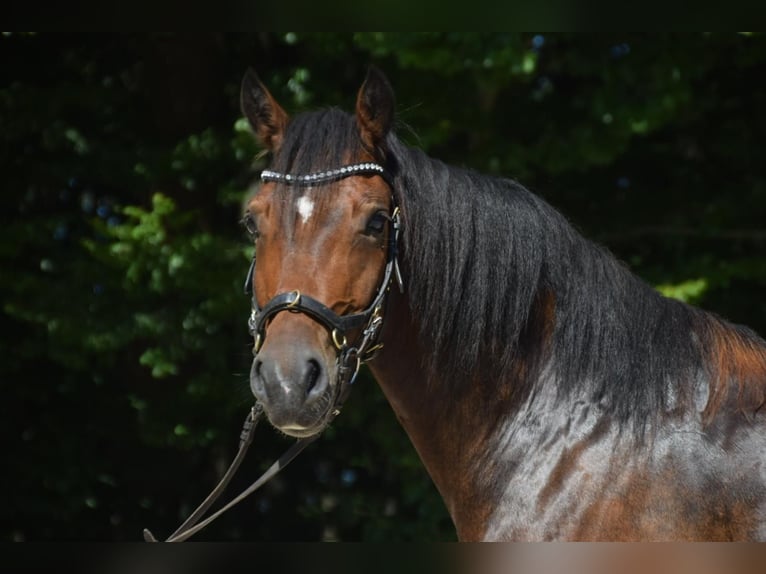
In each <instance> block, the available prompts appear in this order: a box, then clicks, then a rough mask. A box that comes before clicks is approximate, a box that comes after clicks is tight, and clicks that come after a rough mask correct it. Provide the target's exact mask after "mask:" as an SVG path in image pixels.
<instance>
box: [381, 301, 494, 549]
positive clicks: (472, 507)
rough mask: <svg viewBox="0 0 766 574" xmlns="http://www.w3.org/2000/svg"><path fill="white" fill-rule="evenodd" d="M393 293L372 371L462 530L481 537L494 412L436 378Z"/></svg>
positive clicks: (404, 309)
mask: <svg viewBox="0 0 766 574" xmlns="http://www.w3.org/2000/svg"><path fill="white" fill-rule="evenodd" d="M391 299H392V300H391V301H390V302H389V309H388V311H387V316H386V323H385V327H384V331H383V333H382V335H383V338H382V340H383V343H384V349H383V350H382V351H381V353H380V355H379V357H377V358H376V359H375V360H374V361H373V362H372V363H371V364H370V367H371V370H372V373H373V375H374V376H375V378H376V380H377V381H378V384H379V385H380V387H381V389H382V390H383V393H384V394H385V396H386V398H387V399H388V402H389V403H390V405H391V407H392V408H393V410H394V412H395V414H396V416H397V418H398V419H399V422H400V423H401V425H402V427H403V428H404V430H405V431H406V432H407V434H408V436H409V437H410V440H411V441H412V444H413V445H414V447H415V449H416V450H417V452H418V454H419V455H420V458H421V460H422V462H423V464H424V465H425V467H426V469H427V471H428V473H429V475H430V476H431V478H432V480H433V481H434V484H435V485H436V487H437V488H438V490H439V492H440V494H441V495H442V498H443V499H444V501H445V504H446V506H447V509H448V510H449V512H450V514H451V515H452V519H453V521H454V522H455V525H456V527H457V529H458V535H459V536H460V538H461V539H475V538H478V537H480V536H481V535H482V533H483V525H484V523H485V522H486V519H487V516H488V514H489V512H490V510H491V507H490V505H489V501H488V500H486V499H485V498H484V496H483V493H482V492H480V490H479V489H478V488H477V485H479V484H480V483H481V482H482V481H481V480H480V477H481V475H482V474H483V473H485V472H486V469H485V468H484V467H483V464H484V458H485V457H484V454H485V452H484V450H483V449H482V446H483V443H484V442H485V441H486V439H487V438H488V433H490V432H491V431H492V428H491V425H490V424H489V417H488V415H489V413H488V412H487V410H486V409H484V408H482V405H481V404H480V403H479V402H477V401H479V400H480V398H479V397H471V396H463V397H461V398H460V399H458V398H457V397H454V396H450V394H449V393H447V392H446V391H444V390H443V385H442V381H439V380H435V379H433V378H431V376H430V375H429V374H428V372H427V370H426V368H425V367H424V363H425V361H424V355H423V353H422V350H421V346H420V342H419V340H418V336H417V325H416V324H414V322H413V321H412V319H411V317H410V314H409V311H408V309H407V302H406V300H405V299H404V298H403V297H401V296H398V294H393V293H392V298H391ZM467 386H468V385H467ZM470 387H471V388H477V387H478V385H470ZM470 501H473V502H474V503H470Z"/></svg>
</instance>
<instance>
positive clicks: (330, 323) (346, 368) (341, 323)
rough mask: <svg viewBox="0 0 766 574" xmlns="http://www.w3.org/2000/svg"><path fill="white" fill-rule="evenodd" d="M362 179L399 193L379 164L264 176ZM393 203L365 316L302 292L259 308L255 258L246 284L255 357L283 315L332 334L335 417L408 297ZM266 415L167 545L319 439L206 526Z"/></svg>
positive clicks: (302, 182) (249, 421)
mask: <svg viewBox="0 0 766 574" xmlns="http://www.w3.org/2000/svg"><path fill="white" fill-rule="evenodd" d="M356 175H379V176H381V177H383V179H385V181H386V183H388V185H389V186H390V187H391V189H392V190H393V187H394V186H393V179H392V178H391V177H390V175H389V174H388V172H386V170H385V169H384V168H383V167H382V166H381V165H378V164H376V163H357V164H352V165H347V166H343V167H340V168H337V169H332V170H329V171H323V172H316V173H311V174H307V175H295V174H285V173H278V172H275V171H271V170H264V171H263V172H261V181H273V182H277V183H284V184H287V185H298V186H306V187H308V186H313V185H317V184H322V183H328V182H331V181H337V180H339V179H343V178H346V177H351V176H356ZM391 202H392V206H393V211H392V213H391V215H390V217H389V228H388V247H387V253H386V270H385V273H384V274H383V280H382V281H381V283H380V286H379V287H378V291H377V293H376V294H375V297H373V299H372V302H371V303H370V304H369V305H368V306H367V308H366V309H364V310H363V311H361V312H359V313H352V314H349V315H338V314H337V313H335V312H334V311H332V310H331V309H330V308H329V307H327V306H326V305H324V304H323V303H321V302H320V301H317V300H316V299H314V298H313V297H309V296H308V295H304V294H302V293H301V292H300V291H288V292H286V293H280V294H278V295H276V296H274V297H273V298H272V299H271V300H270V301H269V302H268V303H266V304H265V305H264V306H263V308H260V307H258V301H257V300H256V298H255V292H254V289H253V272H254V271H255V256H253V261H252V263H250V270H249V271H248V272H247V278H246V279H245V293H246V294H248V295H251V311H250V318H249V319H248V321H247V324H248V328H249V330H250V334H251V335H252V336H253V337H255V345H254V347H253V350H254V353H256V354H257V353H258V351H259V350H260V347H261V345H262V344H263V339H264V338H265V336H266V327H267V323H268V321H269V319H271V318H272V317H274V315H276V314H277V313H280V312H282V311H290V312H293V313H305V314H306V315H309V316H310V317H311V318H313V319H315V320H316V321H319V322H320V323H322V324H323V325H324V326H325V327H327V329H328V330H329V331H330V335H331V337H332V341H333V344H334V345H335V347H336V348H337V349H338V382H337V385H336V387H337V388H336V392H335V400H334V403H333V407H332V416H333V417H336V416H338V414H340V408H341V406H342V405H343V402H344V401H345V400H346V398H347V397H348V394H349V392H350V389H351V385H352V384H353V383H354V380H355V379H356V376H357V374H358V373H359V368H360V367H361V366H362V364H363V363H364V362H365V361H368V360H369V359H371V358H372V357H373V356H374V354H375V352H376V351H377V350H378V349H380V348H381V347H382V346H383V345H382V344H378V343H377V338H378V334H379V333H380V328H381V326H382V325H383V315H382V312H383V311H382V309H383V304H384V300H385V297H386V294H387V293H388V291H389V288H390V286H391V281H392V279H393V278H394V277H395V278H396V282H397V284H398V286H399V290H400V291H401V292H403V291H404V283H403V282H402V275H401V272H400V271H399V263H398V260H397V250H398V241H399V230H400V227H401V223H400V217H399V207H398V206H397V205H396V197H395V195H394V194H393V193H392V194H391ZM361 327H364V329H363V330H362V333H361V336H360V340H359V341H358V343H357V344H356V345H349V343H348V338H347V336H346V334H347V333H348V332H349V331H352V330H356V329H359V328H361ZM262 414H263V407H262V406H261V405H260V404H258V403H256V404H255V406H253V407H252V409H251V410H250V412H249V413H248V415H247V418H246V419H245V423H244V426H243V428H242V434H241V435H240V442H239V450H238V452H237V455H236V456H235V458H234V460H233V462H232V463H231V465H230V466H229V468H228V470H227V471H226V473H225V474H224V476H223V478H221V481H220V482H219V483H218V485H217V486H216V487H215V488H214V489H213V492H211V493H210V494H209V495H208V496H207V498H206V499H205V500H204V501H203V502H202V504H200V505H199V506H198V507H197V509H196V510H195V511H194V512H193V513H192V514H191V515H190V516H189V517H188V518H187V519H186V520H185V521H184V522H183V524H181V526H179V527H178V528H177V529H176V531H175V532H174V533H173V534H171V535H170V536H169V537H168V538H167V539H166V542H183V541H184V540H186V539H187V538H189V537H190V536H192V535H193V534H195V533H196V532H198V531H200V530H201V529H202V528H204V527H205V526H207V525H208V524H210V523H211V522H213V521H214V520H215V519H216V518H218V517H219V516H220V515H221V514H223V513H224V512H226V511H227V510H228V509H230V508H231V507H232V506H234V505H236V504H238V503H239V502H241V501H242V500H244V499H245V498H246V497H247V496H249V495H250V494H252V493H253V492H255V491H256V490H258V489H259V488H260V487H261V486H263V485H264V484H266V482H268V481H269V480H270V479H271V478H272V477H273V476H274V475H276V474H277V473H278V472H279V471H280V470H282V469H283V468H284V467H285V466H287V464H289V463H290V461H291V460H293V459H294V458H295V457H296V456H298V454H299V453H300V452H301V451H302V450H303V449H304V448H306V447H307V446H308V445H309V444H311V443H312V442H313V441H315V440H316V439H317V438H318V435H314V436H310V437H307V438H302V439H299V440H298V441H296V442H295V443H294V444H293V446H291V447H290V448H289V449H288V450H287V452H285V453H284V454H283V455H282V456H281V457H279V459H278V460H277V461H276V462H275V463H274V464H273V465H271V467H270V468H269V469H268V470H267V471H266V472H265V473H263V474H262V475H261V476H260V477H259V478H258V479H257V480H256V481H255V482H253V483H252V484H251V485H250V486H249V487H248V488H247V489H245V490H244V491H243V492H242V493H241V494H240V495H239V496H237V497H236V498H234V499H233V500H231V501H230V502H229V503H228V504H226V505H225V506H223V507H222V508H220V509H219V510H218V511H217V512H215V513H213V514H212V515H210V516H209V517H208V518H206V519H205V520H202V521H201V522H200V520H201V519H202V517H203V516H204V515H205V513H206V512H207V511H208V509H209V508H210V507H211V506H212V505H213V503H214V502H215V501H216V500H217V499H218V497H219V496H220V495H221V494H222V493H223V491H224V490H225V489H226V487H227V486H228V484H229V482H230V480H231V478H232V477H233V476H234V473H235V472H236V470H237V468H238V467H239V465H240V463H241V462H242V460H243V459H244V456H245V453H246V451H247V449H248V447H249V446H250V443H251V442H252V440H253V432H254V430H255V426H256V424H257V423H258V420H259V419H260V417H261V415H262ZM143 534H144V540H146V541H147V542H156V541H157V539H156V538H155V537H154V535H153V534H152V533H151V531H149V530H148V529H144V533H143Z"/></svg>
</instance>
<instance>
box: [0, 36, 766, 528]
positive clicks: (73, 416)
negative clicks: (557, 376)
mask: <svg viewBox="0 0 766 574" xmlns="http://www.w3.org/2000/svg"><path fill="white" fill-rule="evenodd" d="M0 54H2V55H1V56H0V58H1V59H2V63H3V66H2V67H0V70H2V71H0V75H2V77H3V80H4V81H3V82H2V83H0V123H1V124H2V126H3V130H2V132H0V169H2V173H3V176H4V193H3V194H1V195H0V202H2V203H1V204H0V207H1V208H2V209H0V217H2V223H3V225H2V226H0V258H2V266H3V273H2V274H0V289H2V293H3V303H2V313H1V314H0V328H1V329H2V333H3V338H4V344H3V346H2V353H3V354H2V357H0V378H1V379H2V380H3V382H4V385H5V388H6V389H7V390H8V391H9V393H8V395H9V396H10V397H11V404H12V408H10V409H8V410H9V411H10V412H9V413H8V414H7V416H5V417H3V422H4V425H5V426H4V428H3V429H2V430H3V432H4V436H6V437H7V440H8V441H9V442H10V445H9V448H8V450H7V452H6V460H8V461H10V462H9V463H8V465H9V466H10V476H11V481H12V488H13V492H14V493H15V495H14V496H13V497H12V499H11V500H9V501H8V502H7V503H6V504H5V505H4V507H3V511H2V513H3V515H2V523H3V527H2V530H1V531H0V532H1V533H2V536H3V538H4V539H9V540H10V539H31V540H45V539H57V538H59V539H60V538H67V539H80V540H84V539H88V540H126V539H127V540H137V539H138V538H139V534H140V530H141V528H142V527H144V526H152V527H153V528H154V529H156V530H155V531H156V532H158V533H159V532H170V531H171V529H172V528H175V526H176V525H177V523H178V522H179V520H180V519H181V518H182V516H181V515H183V514H185V513H186V512H188V510H189V509H190V508H191V507H192V506H193V505H195V504H196V503H197V502H198V501H199V500H201V499H202V498H203V497H204V495H205V494H207V491H208V490H209V488H211V487H212V485H213V484H214V483H215V482H216V481H217V478H218V476H219V473H220V471H221V469H222V468H223V467H224V466H225V464H227V463H228V460H229V459H230V458H231V456H233V452H234V449H235V447H236V440H237V436H238V432H239V425H240V423H241V419H242V418H243V417H244V416H245V413H246V412H247V410H248V408H249V404H250V402H251V400H252V399H251V395H250V391H249V388H248V382H247V381H248V372H249V368H250V349H249V346H250V344H251V342H249V341H248V336H247V330H246V323H245V321H246V318H247V314H248V312H249V302H248V301H247V298H246V297H245V296H244V295H243V294H242V290H241V283H242V280H243V278H244V274H245V271H246V270H247V266H248V263H249V257H250V255H251V246H250V245H248V244H247V242H246V241H245V238H244V234H242V233H241V231H240V229H239V227H238V224H237V221H238V219H239V217H240V206H241V204H242V202H243V200H244V198H245V197H246V195H247V194H248V192H249V188H250V186H251V180H252V177H253V172H254V171H255V170H257V169H258V168H260V167H263V160H259V159H255V160H254V159H253V158H256V157H257V153H258V151H259V150H258V149H257V146H256V144H255V142H254V141H253V138H252V135H251V134H250V132H249V128H248V126H247V122H246V121H245V120H244V119H243V118H241V115H240V112H239V109H238V90H239V83H240V81H241V78H242V76H243V74H244V71H245V69H246V68H247V67H248V66H255V67H256V69H257V71H258V73H259V75H260V76H261V78H262V79H263V80H264V81H265V83H266V84H267V85H268V86H269V87H270V89H271V90H272V92H273V93H274V95H275V96H276V97H277V99H278V100H279V101H280V102H281V103H282V104H283V105H284V107H285V108H286V109H287V110H288V111H290V112H294V111H297V110H300V109H303V108H306V107H314V106H318V105H326V104H329V105H340V106H342V107H344V108H347V109H348V108H350V107H351V106H352V105H353V103H354V98H355V95H356V90H357V89H358V87H359V84H360V82H361V80H362V79H363V77H364V74H365V70H366V67H367V66H368V65H369V64H370V63H375V64H376V65H378V66H379V67H381V68H382V69H383V70H384V71H385V73H386V74H387V75H388V77H389V79H390V80H391V83H392V85H393V86H394V88H395V91H396V93H397V101H398V107H397V108H398V115H399V122H400V125H399V126H398V132H399V134H400V136H401V137H402V138H403V139H405V140H406V141H409V142H411V143H412V144H413V145H417V146H419V147H422V148H423V149H425V150H426V151H427V152H428V153H429V154H430V155H432V156H434V157H438V158H440V159H442V160H444V161H447V162H450V163H453V164H458V165H467V166H470V167H473V168H476V169H478V170H480V171H484V172H490V173H496V174H503V175H505V176H509V177H513V178H516V179H518V180H520V181H521V182H522V183H524V184H525V185H526V186H527V187H529V188H530V189H532V190H533V191H535V192H537V193H539V194H541V195H543V196H544V197H545V198H546V199H547V200H548V201H549V202H551V203H552V204H553V205H555V206H556V207H558V208H559V209H560V210H561V211H562V212H564V213H565V214H566V215H567V216H568V217H569V218H570V219H571V220H572V221H573V222H574V223H575V225H576V226H577V227H578V228H579V229H581V230H582V232H583V233H584V234H585V235H586V236H589V237H591V238H593V239H595V240H597V241H599V242H600V243H603V244H605V245H607V246H608V247H609V248H610V249H611V250H612V251H613V252H614V253H615V254H616V255H617V256H618V257H619V258H621V259H622V260H624V261H626V262H627V263H629V264H630V266H631V267H632V268H633V269H634V270H635V271H636V272H637V273H639V274H640V275H641V276H643V277H644V278H645V279H646V280H647V281H649V282H650V283H652V284H653V285H656V286H657V288H658V290H659V291H660V292H662V293H663V294H665V295H667V296H670V297H675V298H677V299H680V300H682V301H686V302H689V303H693V304H698V305H701V306H703V307H705V308H708V309H710V310H712V311H715V312H717V313H719V314H720V315H722V316H724V317H727V318H729V319H731V320H733V321H736V322H740V323H746V324H748V325H750V326H751V327H753V328H754V329H756V330H757V331H759V332H761V333H766V300H765V299H764V297H763V293H764V287H766V259H765V258H764V256H763V253H764V247H765V246H766V231H765V230H764V221H766V179H764V173H763V165H766V157H764V146H763V141H764V136H765V135H766V115H764V114H763V113H762V110H763V109H764V108H765V107H766V85H764V83H763V81H762V78H763V77H766V74H765V72H766V41H765V40H764V37H763V36H762V35H760V34H754V33H748V34H713V33H705V34H683V35H679V34H654V35H646V34H629V33H619V34H609V35H575V34H532V33H529V34H521V33H503V34H500V33H491V34H490V33H454V32H453V33H446V32H429V33H417V34H414V33H368V32H364V33H362V32H360V33H355V34H351V33H347V34H339V33H298V32H288V33H281V34H274V33H257V34H252V35H185V36H181V35H172V34H171V35H132V36H131V35H120V36H100V35H79V36H78V35H55V34H34V35H29V34H10V35H3V36H2V37H0ZM6 404H8V402H6ZM287 444H289V443H288V441H286V440H284V439H283V438H280V437H277V436H274V433H272V432H271V431H270V430H269V429H267V428H263V429H259V430H258V432H257V436H256V447H255V448H254V450H255V452H256V454H254V455H251V457H252V458H254V459H256V460H252V461H247V462H246V464H245V465H243V470H242V472H243V473H244V474H245V475H246V476H247V477H252V476H254V475H255V474H256V472H258V471H259V470H263V468H265V466H267V465H268V464H270V462H271V460H270V459H273V458H275V457H276V456H278V455H279V454H280V453H281V451H282V450H284V448H285V447H286V445H287ZM242 480H243V481H244V480H245V479H244V478H243V479H242ZM236 486H244V484H242V485H236ZM200 538H202V539H211V540H215V539H256V540H321V539H326V540H336V539H337V540H444V539H454V531H453V529H452V526H451V524H450V522H449V518H448V516H447V514H446V510H445V509H444V506H443V503H442V502H441V500H440V499H439V496H438V493H437V492H436V491H435V489H434V487H433V485H432V484H431V482H430V479H429V478H428V476H427V474H426V473H425V470H424V469H423V467H422V465H421V464H420V461H419V459H418V457H417V454H416V453H415V451H414V450H413V448H412V446H411V445H410V443H409V441H408V439H407V437H406V436H405V435H404V433H403V432H402V430H401V429H400V427H399V425H398V423H397V421H396V420H395V417H394V416H393V414H392V413H391V410H390V407H389V406H388V405H387V403H386V401H385V399H384V397H383V396H382V394H381V393H380V391H379V390H378V389H377V388H376V386H375V383H374V381H373V380H372V379H371V378H370V377H369V375H368V374H366V373H365V374H364V376H363V377H362V378H361V379H360V381H359V384H358V388H357V389H356V390H355V392H354V394H353V395H352V397H351V400H350V401H349V403H348V405H347V407H346V409H345V411H344V413H343V415H342V416H341V417H340V418H339V419H338V421H337V422H336V424H335V425H333V427H332V428H330V429H329V430H328V431H327V432H326V434H325V436H324V437H323V438H322V439H321V440H320V441H318V442H317V443H316V444H315V445H313V446H312V447H311V448H310V449H309V450H308V451H307V452H306V454H304V455H303V456H302V457H301V458H300V459H299V460H297V461H295V462H294V463H293V464H292V465H291V467H289V468H288V469H286V470H285V471H284V473H283V474H282V475H280V477H278V479H277V480H275V481H274V482H273V483H272V484H270V485H269V487H267V488H266V489H265V490H264V491H263V493H262V494H259V495H257V496H255V497H254V498H253V500H251V501H249V502H248V503H247V504H245V505H243V506H242V507H241V508H240V509H238V510H236V511H233V512H232V513H231V514H230V515H228V516H227V518H224V519H222V520H221V521H219V522H218V523H217V524H216V525H214V526H212V527H211V528H210V529H209V530H207V531H206V532H205V534H204V535H203V536H201V537H200Z"/></svg>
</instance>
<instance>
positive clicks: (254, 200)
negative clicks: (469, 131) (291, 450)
mask: <svg viewBox="0 0 766 574" xmlns="http://www.w3.org/2000/svg"><path fill="white" fill-rule="evenodd" d="M241 105H242V110H243V112H244V114H245V116H246V118H247V120H248V121H249V123H250V126H251V127H252V129H253V131H254V132H255V134H256V136H257V138H258V140H259V141H260V143H261V144H262V145H263V146H264V147H265V149H266V150H267V151H268V152H270V156H271V165H270V167H269V169H267V170H264V171H263V172H262V174H261V180H262V182H261V185H260V186H259V189H258V190H257V192H256V193H255V194H254V195H253V196H252V197H251V198H250V199H249V201H248V202H247V206H246V213H245V218H244V222H245V226H246V227H247V229H248V231H249V232H250V234H251V235H252V237H253V239H254V242H255V259H254V264H253V266H252V269H251V272H250V273H251V275H249V276H248V282H249V284H250V285H251V286H252V297H253V299H252V303H253V312H252V315H251V321H250V326H251V331H252V333H253V336H254V341H255V342H254V346H253V353H254V359H253V363H252V368H251V371H250V387H251V389H252V392H253V394H254V395H255V397H256V399H257V400H258V401H259V402H260V403H261V404H262V405H263V408H264V411H265V412H266V414H267V416H268V418H269V420H270V421H271V423H272V424H273V425H274V426H275V427H276V428H277V429H279V430H280V431H282V432H284V433H285V434H288V435H291V436H295V437H307V436H312V435H315V434H317V433H319V432H321V431H322V430H323V429H324V428H325V427H326V426H327V425H328V424H329V422H330V421H331V420H332V419H333V417H334V415H335V414H337V412H338V408H339V404H340V403H341V402H342V399H343V395H344V393H345V389H344V386H345V385H348V384H349V382H350V379H351V378H352V377H353V376H354V374H355V372H356V370H357V369H358V367H359V364H360V362H361V361H363V360H364V359H365V357H366V355H367V354H368V353H369V352H370V350H371V348H372V346H373V343H374V339H375V338H376V337H377V330H378V328H379V325H380V322H381V321H382V309H383V306H384V299H385V293H386V291H387V289H388V284H389V282H390V280H391V277H392V271H394V268H395V266H396V253H395V251H396V235H397V231H398V215H397V213H396V211H397V210H396V205H395V199H394V196H393V189H392V186H391V183H390V182H391V180H390V178H389V177H388V174H387V170H386V168H385V162H386V154H385V139H386V135H387V134H388V132H389V130H390V128H391V124H392V122H393V111H394V97H393V92H392V90H391V88H390V85H389V84H388V82H387V80H386V79H385V77H384V76H383V75H382V74H381V73H380V72H378V71H377V70H375V69H372V70H370V72H369V73H368V75H367V78H366V79H365V82H364V84H363V85H362V87H361V88H360V89H359V92H358V97H357V101H356V110H355V113H354V114H353V115H350V114H346V113H344V112H341V111H339V110H337V109H330V110H322V111H317V112H311V113H303V114H300V115H297V116H296V117H295V118H289V117H288V115H287V114H286V113H285V111H284V110H283V109H282V107H281V106H280V105H279V104H278V103H277V102H276V100H275V99H274V97H273V96H272V95H271V94H270V93H269V91H268V90H267V89H266V87H265V86H264V85H263V84H262V83H261V81H260V80H259V79H258V77H257V76H256V75H255V73H253V72H252V71H251V72H248V73H247V75H246V76H245V78H244V80H243V83H242V92H241ZM395 271H396V272H398V269H396V270H395ZM394 274H395V273H394Z"/></svg>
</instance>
